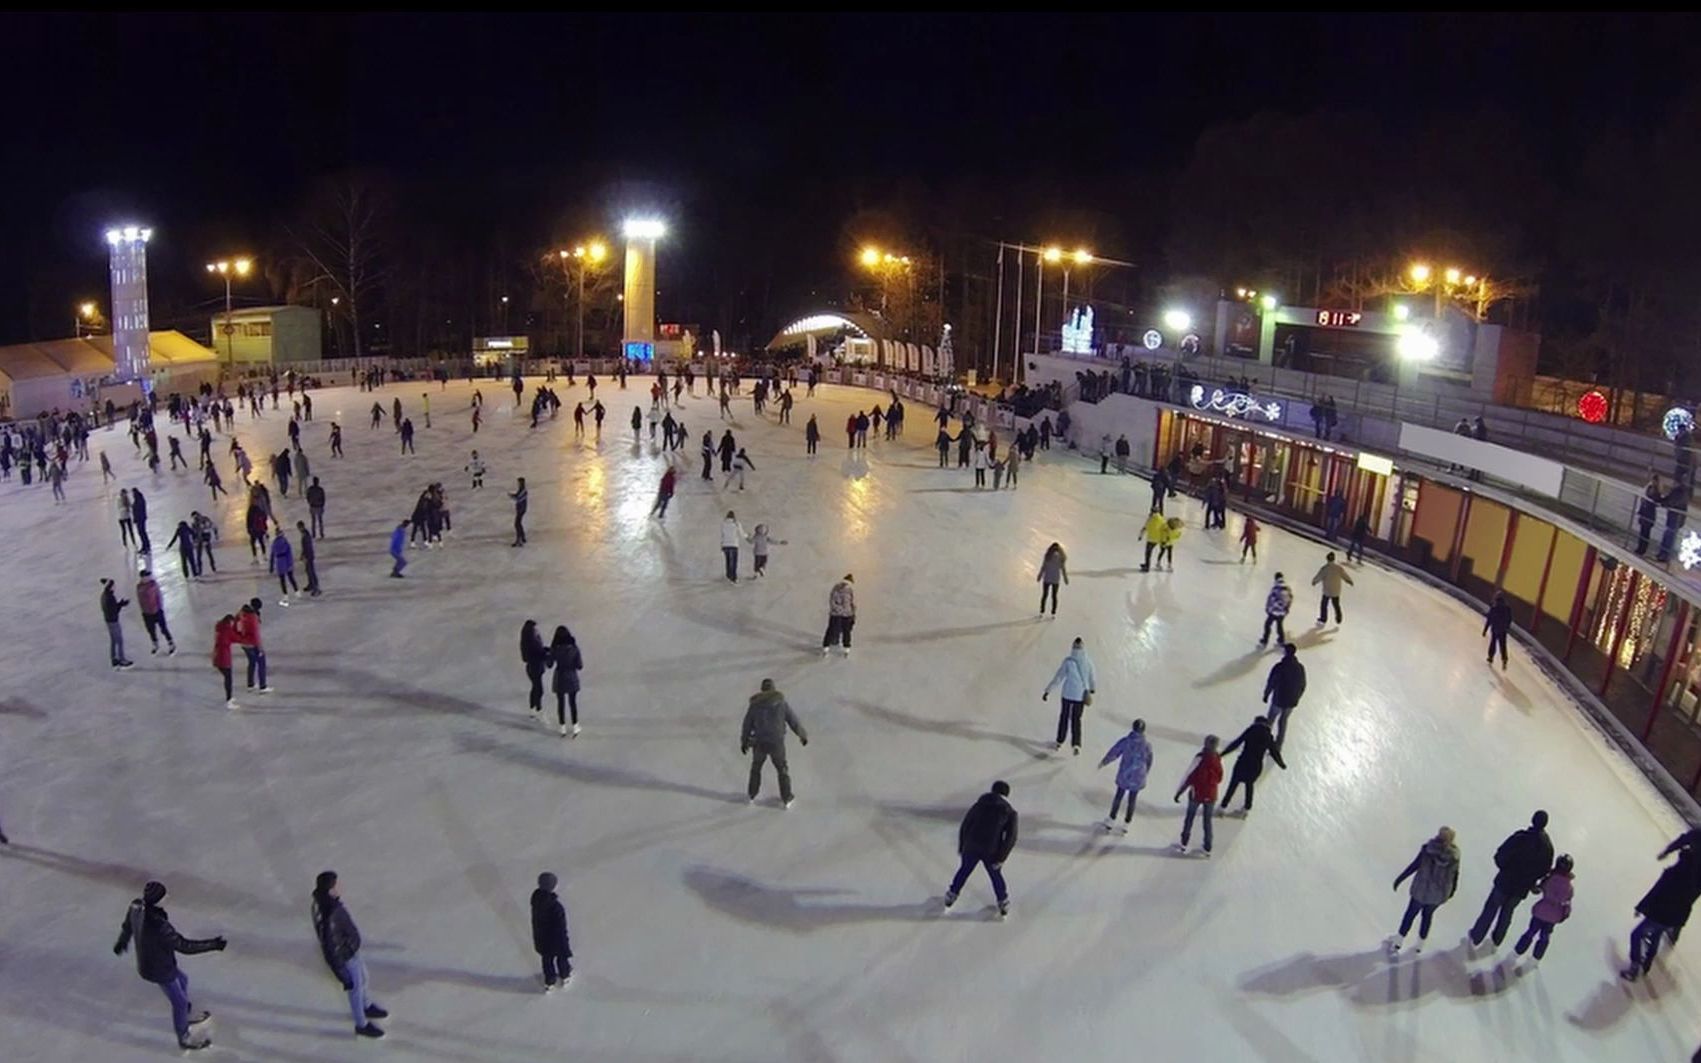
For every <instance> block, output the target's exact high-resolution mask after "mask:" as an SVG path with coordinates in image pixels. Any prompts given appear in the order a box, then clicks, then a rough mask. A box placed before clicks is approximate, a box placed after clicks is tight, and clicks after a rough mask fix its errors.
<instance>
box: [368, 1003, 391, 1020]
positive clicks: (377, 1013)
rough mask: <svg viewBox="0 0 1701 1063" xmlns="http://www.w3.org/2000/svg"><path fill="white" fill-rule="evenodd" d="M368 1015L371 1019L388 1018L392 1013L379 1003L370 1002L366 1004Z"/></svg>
mask: <svg viewBox="0 0 1701 1063" xmlns="http://www.w3.org/2000/svg"><path fill="white" fill-rule="evenodd" d="M366 1017H367V1018H369V1019H387V1018H389V1017H390V1013H389V1012H387V1011H385V1010H384V1009H383V1008H382V1007H380V1006H378V1005H377V1004H368V1005H366Z"/></svg>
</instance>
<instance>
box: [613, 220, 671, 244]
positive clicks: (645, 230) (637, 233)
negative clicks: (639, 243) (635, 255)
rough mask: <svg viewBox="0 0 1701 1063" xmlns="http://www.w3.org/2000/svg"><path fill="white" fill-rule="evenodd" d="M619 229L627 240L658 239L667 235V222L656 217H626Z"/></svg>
mask: <svg viewBox="0 0 1701 1063" xmlns="http://www.w3.org/2000/svg"><path fill="white" fill-rule="evenodd" d="M620 231H621V232H622V233H623V234H625V236H626V238H627V239H628V240H660V239H661V238H662V237H664V236H666V235H667V223H666V222H664V221H661V220H660V219H658V218H627V219H626V224H624V225H622V226H621V227H620Z"/></svg>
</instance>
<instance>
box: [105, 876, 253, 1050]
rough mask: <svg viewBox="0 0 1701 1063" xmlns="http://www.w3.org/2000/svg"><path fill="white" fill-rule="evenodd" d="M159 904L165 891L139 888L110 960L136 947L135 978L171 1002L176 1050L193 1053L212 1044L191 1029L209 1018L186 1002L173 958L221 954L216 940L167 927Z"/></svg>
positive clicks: (185, 985)
mask: <svg viewBox="0 0 1701 1063" xmlns="http://www.w3.org/2000/svg"><path fill="white" fill-rule="evenodd" d="M163 900H165V886H164V885H163V884H161V883H159V882H150V883H148V884H147V885H146V886H143V887H142V895H141V896H140V897H137V898H136V899H135V900H133V901H131V902H130V910H129V912H127V913H126V914H125V916H124V923H123V925H122V926H120V927H119V930H118V941H117V943H116V944H114V945H113V946H112V954H113V955H114V956H122V955H124V951H125V950H126V949H128V948H129V947H130V945H131V943H132V942H134V944H135V946H136V973H137V974H139V975H141V976H142V980H143V981H146V982H152V983H153V984H155V985H157V986H159V987H160V989H161V990H162V991H163V992H164V993H165V998H166V999H167V1000H169V1001H171V1025H172V1028H173V1029H175V1030H176V1031H177V1045H178V1047H179V1048H182V1049H185V1050H188V1051H195V1050H198V1049H202V1048H206V1047H207V1046H208V1045H210V1044H212V1043H213V1042H212V1038H210V1037H208V1036H207V1035H206V1034H205V1033H204V1032H201V1031H199V1030H196V1029H195V1027H197V1026H200V1025H202V1024H203V1023H205V1022H206V1021H207V1020H208V1019H211V1018H212V1017H213V1016H212V1013H211V1012H208V1011H204V1010H203V1011H197V1010H196V1009H195V1006H194V1005H193V1004H192V1003H190V1001H189V976H188V975H186V974H184V973H183V971H182V970H181V969H179V968H178V966H177V957H178V956H179V955H180V954H181V955H184V956H194V955H197V954H199V953H203V952H223V951H224V947H225V940H224V938H222V937H210V938H199V939H197V938H186V937H184V936H183V935H182V934H179V933H178V932H177V928H176V927H174V926H172V925H171V916H169V915H167V914H166V911H165V909H164V908H161V907H160V906H159V902H160V901H163Z"/></svg>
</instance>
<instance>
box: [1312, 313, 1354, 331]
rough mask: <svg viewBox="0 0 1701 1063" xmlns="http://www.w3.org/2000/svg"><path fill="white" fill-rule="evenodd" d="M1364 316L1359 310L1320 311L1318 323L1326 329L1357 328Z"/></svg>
mask: <svg viewBox="0 0 1701 1063" xmlns="http://www.w3.org/2000/svg"><path fill="white" fill-rule="evenodd" d="M1363 320H1364V315H1363V314H1361V313H1359V312H1358V311H1357V310H1319V311H1317V323H1318V324H1319V325H1322V326H1323V327H1324V328H1357V327H1358V323H1359V322H1360V321H1363Z"/></svg>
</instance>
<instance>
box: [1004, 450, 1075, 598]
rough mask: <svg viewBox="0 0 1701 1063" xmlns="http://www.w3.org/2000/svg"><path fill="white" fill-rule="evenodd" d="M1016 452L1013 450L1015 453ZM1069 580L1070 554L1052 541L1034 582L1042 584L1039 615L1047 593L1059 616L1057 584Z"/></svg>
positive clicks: (1012, 452) (1041, 559)
mask: <svg viewBox="0 0 1701 1063" xmlns="http://www.w3.org/2000/svg"><path fill="white" fill-rule="evenodd" d="M1015 453H1016V452H1015V451H1014V450H1012V451H1011V454H1012V455H1014V454H1015ZM1059 581H1061V582H1063V583H1068V582H1069V555H1068V554H1065V553H1064V552H1063V547H1062V546H1061V545H1060V544H1058V543H1052V544H1051V545H1050V546H1048V547H1046V548H1045V556H1044V557H1042V558H1040V567H1039V572H1037V573H1035V575H1034V582H1036V583H1038V584H1039V585H1040V604H1039V615H1040V616H1044V615H1045V599H1046V595H1048V594H1049V595H1050V596H1051V615H1052V617H1053V618H1054V619H1055V618H1056V616H1057V585H1058V582H1059Z"/></svg>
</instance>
